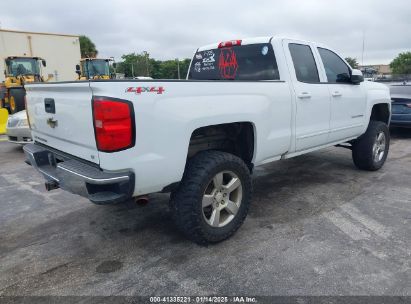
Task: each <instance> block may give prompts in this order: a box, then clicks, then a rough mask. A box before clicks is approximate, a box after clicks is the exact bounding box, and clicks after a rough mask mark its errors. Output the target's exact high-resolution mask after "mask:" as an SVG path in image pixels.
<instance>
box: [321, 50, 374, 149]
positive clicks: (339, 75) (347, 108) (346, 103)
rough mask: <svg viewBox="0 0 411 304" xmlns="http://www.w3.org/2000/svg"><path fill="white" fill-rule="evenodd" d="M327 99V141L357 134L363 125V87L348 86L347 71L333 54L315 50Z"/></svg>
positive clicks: (364, 108) (349, 80) (343, 63)
mask: <svg viewBox="0 0 411 304" xmlns="http://www.w3.org/2000/svg"><path fill="white" fill-rule="evenodd" d="M318 53H319V55H320V58H321V60H322V62H323V66H324V70H325V74H326V77H327V85H326V86H327V87H328V90H329V94H330V98H331V120H330V137H329V141H330V142H332V141H340V140H344V139H347V138H350V137H356V136H358V135H360V134H361V132H362V131H363V129H364V124H365V122H366V119H365V116H364V115H365V112H366V107H367V102H366V100H367V98H366V95H365V90H364V87H363V84H353V83H351V79H350V78H351V77H350V74H351V69H350V68H349V66H348V65H347V64H346V63H345V62H344V61H343V60H342V59H341V58H340V57H339V56H338V55H337V54H336V53H334V52H333V51H331V50H329V49H325V48H320V47H319V48H318Z"/></svg>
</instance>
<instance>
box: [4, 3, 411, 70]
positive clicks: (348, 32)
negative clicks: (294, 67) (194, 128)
mask: <svg viewBox="0 0 411 304" xmlns="http://www.w3.org/2000/svg"><path fill="white" fill-rule="evenodd" d="M410 16H411V5H409V1H407V0H396V1H391V2H388V1H384V0H362V1H358V0H357V1H355V0H344V1H342V0H334V1H329V0H305V1H302V0H279V1H263V0H261V1H258V0H256V1H244V0H237V1H234V0H229V1H227V0H204V1H195V0H191V1H190V0H185V1H183V0H174V1H165V0H163V1H159V0H151V1H133V0H120V1H96V0H90V1H79V0H72V1H70V2H68V1H64V2H63V1H54V0H37V1H28V0H26V1H19V5H16V4H15V3H14V2H13V1H9V2H5V3H3V4H2V9H1V11H0V22H1V24H2V27H3V28H7V29H19V30H28V31H40V32H43V31H45V32H57V33H70V34H85V35H87V36H89V37H90V38H91V39H92V40H93V41H94V42H95V43H96V45H97V48H98V50H99V51H100V55H101V56H104V57H109V56H115V57H116V58H117V59H119V58H120V56H121V55H122V54H126V53H130V52H142V51H143V50H145V51H148V52H149V53H150V54H151V56H152V57H155V58H161V59H172V58H177V57H179V58H184V57H191V55H192V53H193V51H194V50H195V49H196V48H197V47H199V46H201V45H204V44H208V43H211V42H216V41H223V40H227V39H236V38H242V37H250V36H267V35H268V36H269V35H288V36H291V37H294V38H303V39H306V40H314V41H318V42H322V43H324V44H327V45H330V46H331V47H333V48H334V49H336V50H338V51H340V52H341V53H342V55H344V56H351V57H356V58H357V59H358V60H359V61H361V50H362V39H363V33H365V53H364V62H365V63H389V62H390V61H391V59H392V58H393V57H394V56H396V55H397V54H398V53H399V52H401V51H405V50H410V49H411V39H409V37H411V18H410Z"/></svg>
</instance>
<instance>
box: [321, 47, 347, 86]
mask: <svg viewBox="0 0 411 304" xmlns="http://www.w3.org/2000/svg"><path fill="white" fill-rule="evenodd" d="M318 52H319V53H320V56H321V60H322V61H323V64H324V69H325V74H326V75H327V79H328V82H350V69H349V67H348V66H347V65H346V64H345V62H344V61H343V60H342V59H341V58H340V57H338V55H336V54H335V53H334V52H331V51H330V50H327V49H323V48H318Z"/></svg>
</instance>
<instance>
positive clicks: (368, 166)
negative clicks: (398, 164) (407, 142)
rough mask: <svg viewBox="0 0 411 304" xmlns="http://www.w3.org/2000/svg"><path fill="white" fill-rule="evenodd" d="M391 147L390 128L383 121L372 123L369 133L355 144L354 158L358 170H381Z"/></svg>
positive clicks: (353, 149) (369, 126) (368, 129)
mask: <svg viewBox="0 0 411 304" xmlns="http://www.w3.org/2000/svg"><path fill="white" fill-rule="evenodd" d="M389 147H390V132H389V130H388V126H387V125H386V124H385V123H383V122H381V121H373V120H372V121H370V124H369V125H368V128H367V131H366V132H365V133H364V134H363V135H361V136H360V137H359V138H358V139H357V140H355V142H354V143H353V148H352V158H353V161H354V164H355V166H356V167H357V168H359V169H362V170H368V171H376V170H378V169H380V168H381V167H382V166H383V165H384V163H385V160H386V159H387V156H388V150H389Z"/></svg>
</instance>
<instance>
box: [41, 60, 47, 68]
mask: <svg viewBox="0 0 411 304" xmlns="http://www.w3.org/2000/svg"><path fill="white" fill-rule="evenodd" d="M41 64H42V65H43V66H44V67H46V66H47V64H46V60H44V59H42V60H41Z"/></svg>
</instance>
